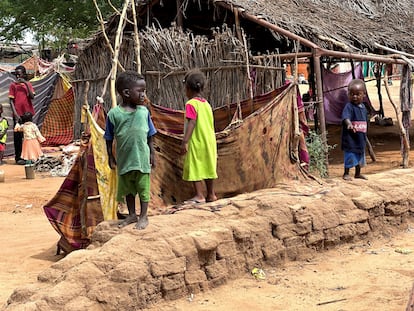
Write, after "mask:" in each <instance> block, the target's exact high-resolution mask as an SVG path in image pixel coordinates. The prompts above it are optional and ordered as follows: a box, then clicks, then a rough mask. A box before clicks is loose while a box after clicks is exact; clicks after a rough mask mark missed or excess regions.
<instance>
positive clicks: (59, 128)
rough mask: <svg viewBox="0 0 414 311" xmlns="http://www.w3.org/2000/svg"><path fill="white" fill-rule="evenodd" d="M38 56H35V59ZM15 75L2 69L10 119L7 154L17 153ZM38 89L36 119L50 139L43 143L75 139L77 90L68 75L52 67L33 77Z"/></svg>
mask: <svg viewBox="0 0 414 311" xmlns="http://www.w3.org/2000/svg"><path fill="white" fill-rule="evenodd" d="M35 59H36V58H34V59H33V60H35ZM13 81H15V76H14V75H12V74H11V73H9V72H0V103H1V104H2V105H3V110H4V114H3V116H4V117H6V118H7V120H8V122H9V130H8V132H7V135H8V136H7V144H6V153H5V156H10V155H13V154H14V147H13V117H12V115H13V113H12V110H11V107H10V104H9V97H8V95H9V86H10V83H11V82H13ZM31 83H32V85H33V88H34V90H35V93H36V95H35V98H34V100H33V105H34V109H35V112H36V114H35V116H34V117H33V122H34V123H36V124H37V125H38V127H39V129H40V130H41V132H42V134H43V136H44V137H45V138H46V141H45V142H44V143H43V146H58V145H67V144H69V143H71V142H72V141H73V124H74V106H75V105H74V94H73V90H72V86H71V84H70V82H69V79H68V77H67V76H66V75H65V74H63V73H60V72H57V71H55V70H53V68H52V67H50V68H49V69H48V73H47V74H45V75H43V76H40V77H36V78H34V79H32V80H31Z"/></svg>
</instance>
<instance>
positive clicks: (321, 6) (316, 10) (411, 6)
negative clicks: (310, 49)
mask: <svg viewBox="0 0 414 311" xmlns="http://www.w3.org/2000/svg"><path fill="white" fill-rule="evenodd" d="M146 2H148V1H143V2H140V4H139V9H138V11H139V12H141V16H143V20H144V22H145V20H148V19H147V17H146V16H145V15H146V13H147V12H148V10H147V7H148V6H151V10H150V11H151V19H152V20H154V19H156V20H157V21H161V23H162V22H163V21H164V22H166V20H167V19H168V18H171V21H173V20H174V19H176V17H177V13H176V8H175V2H172V3H167V2H165V1H150V4H146ZM182 2H183V3H182V6H181V7H182V8H183V11H184V20H186V19H188V20H190V19H191V22H190V23H194V22H195V19H194V18H191V15H192V14H195V11H196V10H195V9H194V8H198V10H199V11H200V10H202V11H203V12H202V13H199V17H201V19H198V20H197V21H196V22H200V23H203V20H206V19H208V18H209V17H208V16H207V15H206V11H207V10H211V12H213V14H214V17H213V18H212V19H211V18H210V20H209V22H210V23H211V24H213V23H214V22H217V21H218V20H219V19H220V17H218V18H217V16H219V15H220V14H218V11H219V10H218V8H224V9H225V11H227V15H232V12H231V11H230V10H232V9H234V8H238V9H239V12H240V13H241V14H240V19H241V20H242V19H243V12H245V13H248V14H250V15H253V16H255V17H258V18H259V19H261V20H265V21H268V22H270V23H271V24H274V25H276V26H279V27H281V28H283V29H285V30H288V31H290V32H291V33H293V34H296V35H298V36H301V37H303V38H305V39H308V40H309V41H311V42H313V43H315V44H317V45H319V46H320V47H322V48H326V49H330V50H345V51H354V52H355V51H363V52H366V51H369V52H376V53H378V52H379V51H378V49H377V48H376V47H375V43H378V44H381V45H384V46H387V47H390V48H394V49H399V50H402V51H405V52H412V51H414V40H413V36H412V30H413V29H414V1H412V0H353V1H351V0H182ZM157 6H158V7H157ZM163 8H165V9H164V11H163ZM190 10H191V12H189V11H190ZM221 15H222V16H223V14H221ZM144 16H145V17H144ZM200 20H201V21H200ZM222 22H229V18H228V17H224V18H223V17H222ZM241 22H243V21H241ZM184 23H185V21H184ZM187 24H188V23H187ZM164 25H165V23H164ZM204 26H206V25H205V23H204ZM212 26H215V25H212ZM244 26H246V25H242V27H244ZM272 36H273V38H275V39H277V40H278V39H282V36H281V35H279V34H277V33H272ZM265 40H267V39H265Z"/></svg>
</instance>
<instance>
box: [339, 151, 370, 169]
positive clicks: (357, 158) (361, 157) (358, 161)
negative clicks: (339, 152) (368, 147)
mask: <svg viewBox="0 0 414 311" xmlns="http://www.w3.org/2000/svg"><path fill="white" fill-rule="evenodd" d="M365 164H366V161H365V152H364V153H354V152H347V151H345V152H344V166H345V168H352V167H355V166H357V165H359V166H361V167H363V166H365Z"/></svg>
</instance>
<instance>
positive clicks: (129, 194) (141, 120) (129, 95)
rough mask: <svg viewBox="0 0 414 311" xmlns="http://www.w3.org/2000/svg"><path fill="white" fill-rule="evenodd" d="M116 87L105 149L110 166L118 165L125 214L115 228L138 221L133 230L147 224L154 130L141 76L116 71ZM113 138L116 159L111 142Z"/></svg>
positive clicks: (107, 126)
mask: <svg viewBox="0 0 414 311" xmlns="http://www.w3.org/2000/svg"><path fill="white" fill-rule="evenodd" d="M115 87H116V90H117V92H118V93H119V95H121V97H122V102H121V103H120V104H119V105H118V106H116V107H114V108H112V109H111V110H110V111H109V112H108V116H107V119H106V128H105V134H104V138H105V140H106V149H107V152H108V159H109V167H110V168H111V169H115V167H117V170H118V171H117V174H118V189H117V200H118V201H119V202H124V198H125V199H126V205H127V208H128V216H127V217H126V218H125V219H124V220H122V221H121V222H120V223H119V224H118V227H119V228H122V227H125V226H127V225H129V224H131V223H134V222H137V224H136V225H135V228H136V229H140V230H142V229H145V228H146V227H147V226H148V223H149V222H148V215H147V211H148V203H149V201H150V172H151V168H154V167H155V158H154V148H153V142H152V138H153V136H154V135H155V133H156V132H157V131H156V129H155V127H154V124H153V123H152V120H151V117H150V114H149V111H148V108H147V107H146V106H145V105H144V100H145V89H146V84H145V80H144V77H143V76H142V75H141V74H138V73H137V72H135V71H125V72H122V73H120V74H119V76H118V77H117V79H116V82H115ZM114 139H115V140H116V159H115V156H114V154H113V152H112V145H113V142H114ZM137 194H138V196H139V200H140V205H141V211H140V214H139V217H137V214H136V211H135V196H136V195H137Z"/></svg>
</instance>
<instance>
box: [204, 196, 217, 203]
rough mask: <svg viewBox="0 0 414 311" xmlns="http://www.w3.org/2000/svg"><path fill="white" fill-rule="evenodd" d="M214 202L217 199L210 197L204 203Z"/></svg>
mask: <svg viewBox="0 0 414 311" xmlns="http://www.w3.org/2000/svg"><path fill="white" fill-rule="evenodd" d="M214 201H217V197H216V196H212V197H209V196H207V198H206V202H214Z"/></svg>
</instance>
